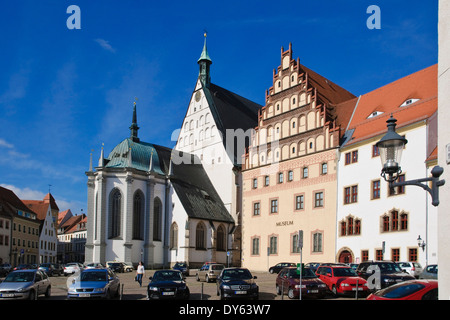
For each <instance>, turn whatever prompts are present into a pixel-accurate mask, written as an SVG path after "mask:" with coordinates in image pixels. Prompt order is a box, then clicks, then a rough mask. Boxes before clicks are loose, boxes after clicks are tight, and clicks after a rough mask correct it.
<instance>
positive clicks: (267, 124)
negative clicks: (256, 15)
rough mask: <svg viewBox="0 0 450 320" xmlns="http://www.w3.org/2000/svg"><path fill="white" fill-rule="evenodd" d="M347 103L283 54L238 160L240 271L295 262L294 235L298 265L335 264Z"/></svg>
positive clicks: (339, 93)
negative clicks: (340, 148)
mask: <svg viewBox="0 0 450 320" xmlns="http://www.w3.org/2000/svg"><path fill="white" fill-rule="evenodd" d="M353 98H355V96H354V95H353V94H351V93H350V92H348V91H347V90H345V89H343V88H341V87H339V86H338V85H336V84H334V83H333V82H331V81H330V80H328V79H326V78H324V77H322V76H321V75H319V74H317V73H315V72H314V71H312V70H310V69H308V68H306V67H305V66H303V65H301V64H300V61H299V59H298V58H297V60H293V59H292V46H291V44H290V45H289V49H288V50H286V51H284V49H283V48H281V65H280V66H279V67H278V69H277V70H274V72H273V86H272V87H270V88H269V89H268V90H267V91H266V102H265V106H264V107H263V108H262V109H261V111H260V113H259V119H258V127H256V128H255V131H254V132H253V134H252V138H251V140H252V144H251V146H250V147H249V148H248V152H247V153H246V155H245V156H244V159H243V165H242V167H243V216H242V225H243V237H242V239H243V244H242V246H243V254H242V255H243V266H245V267H247V268H249V269H251V270H261V271H267V270H268V269H269V267H271V266H273V265H275V264H277V263H279V262H294V263H295V262H300V249H299V246H298V232H299V230H303V250H302V261H303V262H304V263H308V262H334V260H335V235H336V194H337V193H336V186H337V183H336V179H337V172H336V169H337V159H338V149H337V148H338V146H339V140H340V138H341V136H342V135H343V133H344V131H345V127H346V124H347V123H348V121H349V119H350V117H351V113H352V110H353V109H352V105H351V104H349V105H348V107H347V104H346V103H343V102H345V101H348V100H350V99H353ZM338 104H339V105H338ZM338 114H339V116H338Z"/></svg>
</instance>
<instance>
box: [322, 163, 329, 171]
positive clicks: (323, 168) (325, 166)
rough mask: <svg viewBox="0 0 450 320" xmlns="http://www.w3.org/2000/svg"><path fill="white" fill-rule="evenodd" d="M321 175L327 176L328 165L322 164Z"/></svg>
mask: <svg viewBox="0 0 450 320" xmlns="http://www.w3.org/2000/svg"><path fill="white" fill-rule="evenodd" d="M321 169H322V174H327V173H328V163H326V162H324V163H322V168H321Z"/></svg>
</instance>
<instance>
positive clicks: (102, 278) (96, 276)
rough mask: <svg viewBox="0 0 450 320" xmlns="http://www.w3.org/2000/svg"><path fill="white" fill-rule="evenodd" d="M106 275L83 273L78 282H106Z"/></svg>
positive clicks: (100, 272) (98, 272) (101, 273)
mask: <svg viewBox="0 0 450 320" xmlns="http://www.w3.org/2000/svg"><path fill="white" fill-rule="evenodd" d="M106 280H107V275H106V272H103V271H95V272H83V273H82V274H81V276H80V281H106Z"/></svg>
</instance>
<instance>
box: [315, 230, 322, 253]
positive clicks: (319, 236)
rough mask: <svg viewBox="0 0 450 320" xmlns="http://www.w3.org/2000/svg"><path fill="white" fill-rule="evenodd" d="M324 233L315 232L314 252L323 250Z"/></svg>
mask: <svg viewBox="0 0 450 320" xmlns="http://www.w3.org/2000/svg"><path fill="white" fill-rule="evenodd" d="M322 236H323V235H322V233H321V232H316V233H313V252H322V247H323V244H322Z"/></svg>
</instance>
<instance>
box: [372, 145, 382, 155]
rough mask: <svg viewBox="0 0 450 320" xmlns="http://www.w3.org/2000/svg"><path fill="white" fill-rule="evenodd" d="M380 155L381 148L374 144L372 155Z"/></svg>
mask: <svg viewBox="0 0 450 320" xmlns="http://www.w3.org/2000/svg"><path fill="white" fill-rule="evenodd" d="M379 155H380V150H379V149H378V147H377V146H376V145H375V144H374V145H373V146H372V157H378V156H379Z"/></svg>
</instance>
